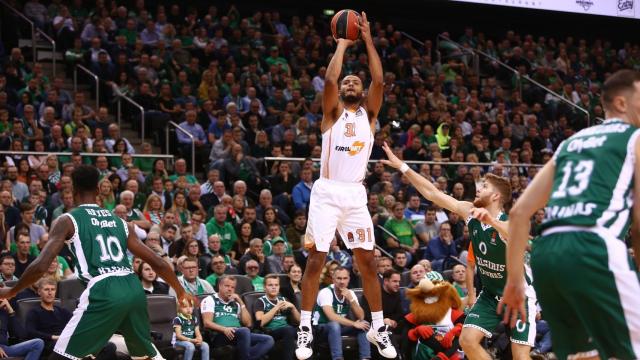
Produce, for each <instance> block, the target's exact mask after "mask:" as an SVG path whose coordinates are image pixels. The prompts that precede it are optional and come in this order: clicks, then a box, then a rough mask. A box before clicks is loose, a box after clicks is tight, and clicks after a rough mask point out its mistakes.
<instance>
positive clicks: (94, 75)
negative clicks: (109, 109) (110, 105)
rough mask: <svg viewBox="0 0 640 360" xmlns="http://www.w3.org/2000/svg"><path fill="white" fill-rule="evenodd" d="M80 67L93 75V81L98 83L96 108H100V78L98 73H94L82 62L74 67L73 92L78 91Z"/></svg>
mask: <svg viewBox="0 0 640 360" xmlns="http://www.w3.org/2000/svg"><path fill="white" fill-rule="evenodd" d="M78 69H80V70H82V71H83V72H85V73H86V74H87V75H89V76H91V77H92V78H93V81H94V82H95V83H96V110H98V109H99V108H100V78H98V75H96V74H94V73H92V72H91V70H89V69H87V68H86V67H84V66H82V65H80V64H78V65H76V67H74V68H73V92H74V93H77V92H78Z"/></svg>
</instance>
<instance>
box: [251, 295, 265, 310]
mask: <svg viewBox="0 0 640 360" xmlns="http://www.w3.org/2000/svg"><path fill="white" fill-rule="evenodd" d="M258 300H260V301H256V305H255V308H254V309H253V310H254V312H258V311H262V312H266V311H264V300H263V299H262V298H260V299H258Z"/></svg>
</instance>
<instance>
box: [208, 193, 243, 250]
mask: <svg viewBox="0 0 640 360" xmlns="http://www.w3.org/2000/svg"><path fill="white" fill-rule="evenodd" d="M226 220H227V208H226V207H225V206H224V205H222V204H220V205H217V206H216V207H215V208H214V209H213V218H211V220H209V221H208V222H207V225H206V228H207V236H211V235H213V234H218V235H220V241H221V242H222V250H223V251H224V253H225V254H226V253H229V251H231V249H232V247H233V244H234V243H235V242H236V240H237V239H238V235H237V234H236V231H235V229H234V228H233V225H231V223H230V222H227V221H226Z"/></svg>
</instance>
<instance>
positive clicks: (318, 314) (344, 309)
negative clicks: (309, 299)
mask: <svg viewBox="0 0 640 360" xmlns="http://www.w3.org/2000/svg"><path fill="white" fill-rule="evenodd" d="M334 286H335V285H333V284H331V285H329V286H327V287H326V288H324V289H322V290H320V293H318V297H320V296H322V295H326V294H322V293H323V292H325V293H326V292H330V293H331V296H332V297H333V301H332V304H331V306H332V307H333V311H334V312H335V313H336V315H338V316H340V317H346V316H347V315H348V314H349V310H350V309H351V306H350V304H349V301H347V299H346V298H342V299H338V296H337V295H336V291H335V289H334ZM313 320H314V325H318V324H326V323H328V322H329V318H327V315H325V313H324V311H323V310H322V308H321V307H320V306H319V305H318V303H317V302H316V305H315V309H314V316H313Z"/></svg>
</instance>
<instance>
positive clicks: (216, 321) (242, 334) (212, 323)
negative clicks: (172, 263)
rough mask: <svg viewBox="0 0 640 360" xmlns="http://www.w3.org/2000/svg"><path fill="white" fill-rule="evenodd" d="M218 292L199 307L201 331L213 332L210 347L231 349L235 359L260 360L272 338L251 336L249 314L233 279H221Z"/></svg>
mask: <svg viewBox="0 0 640 360" xmlns="http://www.w3.org/2000/svg"><path fill="white" fill-rule="evenodd" d="M218 288H219V290H218V293H217V294H213V295H209V296H207V297H206V298H205V299H204V300H202V303H201V304H200V312H201V313H202V321H203V324H204V327H205V329H208V330H211V331H213V332H214V335H213V338H212V340H211V341H212V344H211V346H213V347H218V346H224V345H234V346H235V352H236V353H235V356H236V358H237V359H250V360H257V359H260V358H261V357H263V356H264V355H266V354H267V353H268V352H269V351H270V350H271V348H272V347H273V338H272V337H271V336H269V335H263V334H256V333H252V332H251V330H250V327H251V314H249V311H247V307H246V306H245V304H244V302H243V301H242V299H241V298H240V296H239V295H238V294H236V293H235V290H236V279H235V278H232V277H227V276H223V277H221V278H220V279H219V280H218Z"/></svg>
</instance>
